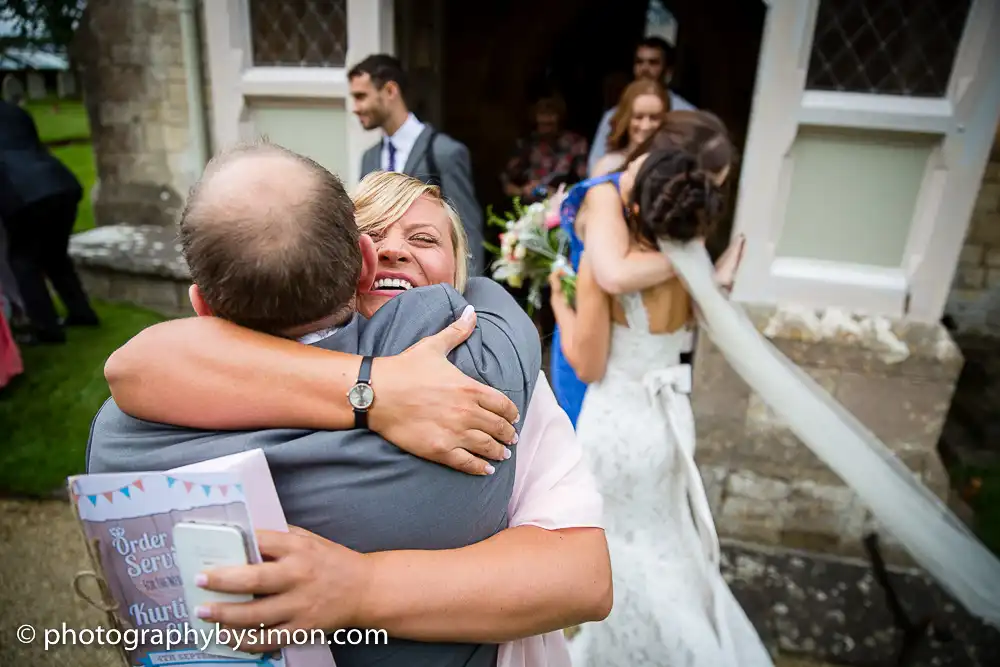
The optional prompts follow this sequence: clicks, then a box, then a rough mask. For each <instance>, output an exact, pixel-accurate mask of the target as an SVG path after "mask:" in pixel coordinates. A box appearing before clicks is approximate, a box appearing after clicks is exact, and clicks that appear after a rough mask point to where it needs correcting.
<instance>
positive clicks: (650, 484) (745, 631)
mask: <svg viewBox="0 0 1000 667" xmlns="http://www.w3.org/2000/svg"><path fill="white" fill-rule="evenodd" d="M724 177H725V173H724V172H723V173H722V174H717V175H716V176H715V180H713V179H712V177H710V176H709V175H707V174H706V173H705V172H703V171H699V168H698V165H697V164H696V160H695V158H693V157H692V156H690V155H689V154H687V153H683V152H681V151H678V150H668V151H654V152H652V153H650V154H647V155H644V156H642V157H639V158H637V159H635V160H633V161H632V163H631V164H630V165H629V167H628V168H627V169H626V170H625V171H624V172H622V174H621V176H620V178H619V179H618V183H617V194H618V197H619V202H618V205H619V206H622V205H627V207H628V208H629V209H631V211H630V215H629V217H630V218H631V219H632V222H631V223H630V227H632V237H633V245H634V246H639V247H638V248H634V250H639V251H642V250H643V249H646V250H649V249H654V248H656V245H655V240H656V238H657V237H670V238H675V239H678V240H689V239H692V238H699V237H700V238H704V236H705V234H706V233H707V232H708V231H709V228H710V224H711V221H712V220H713V219H714V218H715V217H716V216H717V214H718V213H719V211H720V210H721V200H722V195H721V193H720V191H719V189H718V187H717V182H718V181H719V180H721V179H723V178H724ZM612 185H614V184H612V183H608V184H605V185H603V186H601V187H605V188H607V187H610V186H612ZM632 202H635V204H632ZM581 215H584V212H582V213H581ZM589 240H590V239H589V238H588V241H589ZM734 270H735V266H734V265H729V266H727V267H726V268H725V271H726V273H727V274H728V275H727V276H726V277H728V276H729V275H731V274H732V272H733V271H734ZM550 283H551V285H552V286H553V297H552V302H553V303H552V305H553V310H554V311H555V315H556V319H557V321H558V322H559V326H560V328H561V331H562V338H561V343H562V348H563V351H564V353H565V355H566V358H567V360H568V361H569V363H570V364H571V365H572V366H573V368H574V369H575V370H576V372H577V374H578V376H579V377H580V379H581V380H584V381H585V382H588V383H589V385H588V388H587V393H586V396H585V398H584V402H583V407H582V410H581V413H580V417H579V420H578V422H577V432H578V437H579V438H580V439H581V442H582V444H583V448H584V450H585V452H586V453H587V456H588V457H589V458H590V464H591V466H592V470H593V471H594V474H595V475H596V477H597V480H598V483H599V484H600V485H601V490H602V493H603V495H604V503H605V525H606V532H607V538H608V545H609V548H610V552H611V562H612V568H613V573H614V596H615V601H614V607H613V609H612V611H611V615H610V616H609V617H608V619H607V620H605V621H603V622H601V623H593V624H588V625H586V626H584V627H583V628H582V629H581V632H580V634H579V635H578V636H577V637H575V638H574V639H573V641H572V644H571V651H572V653H573V665H574V667H615V666H621V667H626V666H628V667H632V666H639V665H642V666H649V667H656V666H660V665H662V666H663V667H679V666H681V665H690V666H692V667H736V666H737V665H739V666H741V667H757V666H770V665H772V661H771V658H770V655H769V654H768V652H767V650H766V649H765V647H764V646H763V644H762V642H761V641H760V639H759V637H758V635H757V632H756V630H755V629H754V627H753V625H752V624H751V623H750V621H749V619H748V618H747V617H746V614H745V613H744V612H743V610H742V608H741V607H740V605H739V603H738V602H737V601H736V599H735V598H734V597H733V595H732V593H731V592H730V590H729V587H728V586H727V585H726V582H725V581H724V579H723V578H722V574H721V572H720V570H719V542H718V538H717V535H716V531H715V526H714V522H713V520H712V516H711V512H710V510H709V507H708V502H707V498H706V495H705V490H704V488H703V486H702V481H701V476H700V475H699V473H698V470H697V467H696V465H695V461H694V451H695V432H694V419H693V415H692V413H691V407H690V402H689V399H688V394H689V392H690V389H691V370H690V367H689V366H687V365H682V364H681V360H680V355H681V353H682V352H683V351H685V350H686V349H687V344H688V341H689V335H690V334H689V331H688V328H687V322H688V321H689V320H690V319H691V315H692V308H693V307H694V304H693V303H692V301H691V299H690V297H689V295H688V294H687V292H686V291H685V289H684V287H683V284H682V283H681V282H680V281H679V280H678V279H677V278H676V277H674V278H671V279H669V280H667V281H666V282H663V283H661V284H659V285H656V286H654V287H652V288H649V289H645V290H642V291H639V292H631V293H625V294H621V295H619V296H616V297H613V296H610V295H608V294H607V293H606V292H605V291H604V290H602V289H601V287H600V286H599V284H598V282H597V280H596V278H595V274H594V269H593V267H592V266H591V263H590V261H589V259H588V252H587V251H586V250H585V251H584V253H583V256H582V260H581V264H580V270H579V275H578V279H577V289H576V303H575V310H573V309H572V308H570V307H569V306H568V305H567V302H566V299H565V297H564V296H563V294H562V293H561V291H560V289H559V281H558V280H557V279H555V278H554V279H553V280H552V281H550Z"/></svg>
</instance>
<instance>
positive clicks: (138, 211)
mask: <svg viewBox="0 0 1000 667" xmlns="http://www.w3.org/2000/svg"><path fill="white" fill-rule="evenodd" d="M75 48H76V51H77V53H78V54H79V61H80V76H81V84H82V87H83V90H84V94H85V99H86V101H87V111H88V114H89V115H90V122H91V127H92V136H93V141H94V155H95V161H96V163H97V171H98V178H99V188H98V191H97V195H96V198H95V202H94V214H95V217H96V221H97V224H98V225H109V224H117V223H130V224H136V225H149V224H153V225H170V224H173V222H174V221H175V219H176V216H177V214H178V212H179V210H180V207H181V205H182V202H183V199H184V197H185V196H186V194H187V190H188V188H189V187H190V186H191V184H192V183H193V182H194V180H195V179H196V178H197V176H198V174H199V173H200V171H201V169H202V167H203V165H199V164H195V161H196V158H195V156H194V155H193V152H192V150H191V143H192V142H191V137H190V134H189V130H188V126H189V123H188V108H187V91H186V87H185V70H184V62H183V56H182V48H181V31H180V17H179V12H178V4H177V2H175V1H165V0H134V1H132V2H126V3H122V2H114V1H112V0H91V2H90V3H89V6H88V8H87V12H86V13H85V14H84V19H83V21H81V29H80V34H79V36H78V42H77V43H76V44H75Z"/></svg>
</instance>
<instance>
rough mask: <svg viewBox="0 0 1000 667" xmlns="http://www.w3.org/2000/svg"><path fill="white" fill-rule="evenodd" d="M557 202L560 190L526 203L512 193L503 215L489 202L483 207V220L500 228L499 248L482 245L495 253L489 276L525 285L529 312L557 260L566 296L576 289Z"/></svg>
mask: <svg viewBox="0 0 1000 667" xmlns="http://www.w3.org/2000/svg"><path fill="white" fill-rule="evenodd" d="M561 202H562V196H561V192H560V193H559V194H557V195H556V196H553V197H550V198H549V199H547V200H546V201H545V202H539V203H535V204H531V205H530V206H524V205H522V204H521V200H520V198H519V197H515V198H514V202H513V210H512V211H508V212H507V213H506V214H504V216H503V217H500V216H499V215H497V214H496V213H495V212H494V211H493V207H492V206H491V207H489V208H487V209H486V221H487V224H489V225H492V226H495V227H501V228H502V229H504V232H503V233H502V234H500V247H499V248H498V247H496V246H495V245H492V244H487V245H486V247H487V249H489V250H490V252H492V253H493V254H494V255H495V256H496V259H495V260H494V261H493V264H492V270H493V279H494V280H497V281H499V282H504V283H507V284H508V285H510V286H511V287H513V288H515V289H520V288H521V287H524V286H525V285H527V286H528V303H527V307H526V310H527V311H528V314H529V315H533V314H534V312H535V310H536V309H538V308H541V306H542V288H543V287H544V286H545V285H546V284H547V282H548V278H549V274H551V273H552V271H553V269H554V268H555V267H556V265H557V264H558V265H560V266H562V267H563V269H564V271H565V272H566V273H565V274H564V275H563V276H561V278H560V280H561V281H562V283H563V289H564V291H565V293H566V295H567V297H569V296H570V295H571V294H575V292H576V289H575V287H576V285H575V276H574V275H573V273H572V269H571V268H570V266H569V263H568V262H566V258H565V255H564V253H565V249H566V247H567V245H568V239H567V238H566V235H565V233H564V232H563V231H562V230H561V229H560V228H559V206H560V204H561ZM567 274H568V275H567Z"/></svg>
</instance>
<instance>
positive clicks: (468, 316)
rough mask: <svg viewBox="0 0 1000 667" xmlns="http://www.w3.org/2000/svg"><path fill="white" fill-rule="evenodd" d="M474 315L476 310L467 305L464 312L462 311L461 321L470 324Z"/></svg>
mask: <svg viewBox="0 0 1000 667" xmlns="http://www.w3.org/2000/svg"><path fill="white" fill-rule="evenodd" d="M475 314H476V309H475V308H474V307H473V306H472V304H469V305H468V306H466V307H465V310H463V311H462V321H463V322H471V321H472V317H473V316H474V315H475Z"/></svg>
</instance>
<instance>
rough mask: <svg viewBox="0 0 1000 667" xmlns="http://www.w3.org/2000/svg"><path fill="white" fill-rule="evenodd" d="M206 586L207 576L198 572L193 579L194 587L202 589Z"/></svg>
mask: <svg viewBox="0 0 1000 667" xmlns="http://www.w3.org/2000/svg"><path fill="white" fill-rule="evenodd" d="M206 584H208V575H207V574H205V573H204V572H199V573H198V574H196V575H195V577H194V585H195V586H198V587H199V588H201V587H204V586H205V585H206Z"/></svg>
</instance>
